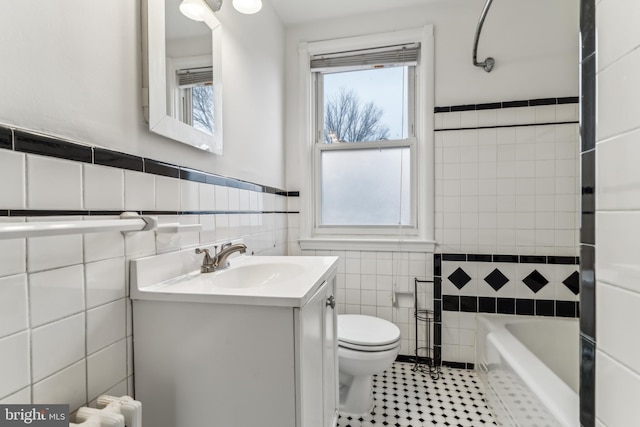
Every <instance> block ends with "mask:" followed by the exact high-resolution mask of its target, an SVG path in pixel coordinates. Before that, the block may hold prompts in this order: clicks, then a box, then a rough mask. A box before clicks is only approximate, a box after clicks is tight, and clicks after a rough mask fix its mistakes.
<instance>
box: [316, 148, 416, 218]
mask: <svg viewBox="0 0 640 427" xmlns="http://www.w3.org/2000/svg"><path fill="white" fill-rule="evenodd" d="M409 153H410V149H409V148H408V147H402V148H382V149H377V148H376V149H355V150H330V151H329V150H325V151H322V153H321V156H322V157H321V161H322V166H321V169H322V171H321V173H322V178H321V180H322V182H321V185H322V189H321V193H322V212H321V224H322V225H410V224H411V212H410V205H411V202H410V172H411V171H410V163H409Z"/></svg>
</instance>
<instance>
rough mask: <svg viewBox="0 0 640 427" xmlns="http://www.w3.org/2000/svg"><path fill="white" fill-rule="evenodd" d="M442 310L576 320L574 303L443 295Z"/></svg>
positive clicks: (576, 308) (576, 314)
mask: <svg viewBox="0 0 640 427" xmlns="http://www.w3.org/2000/svg"><path fill="white" fill-rule="evenodd" d="M442 310H444V311H453V312H464V313H498V314H519V315H525V316H555V317H570V318H577V317H579V316H578V304H577V303H576V302H575V301H562V300H546V299H542V300H536V299H528V298H493V297H475V296H458V295H443V296H442Z"/></svg>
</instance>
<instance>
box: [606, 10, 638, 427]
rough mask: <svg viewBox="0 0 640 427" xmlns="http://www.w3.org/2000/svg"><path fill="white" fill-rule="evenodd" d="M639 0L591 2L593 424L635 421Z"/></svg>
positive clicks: (636, 374) (629, 422)
mask: <svg viewBox="0 0 640 427" xmlns="http://www.w3.org/2000/svg"><path fill="white" fill-rule="evenodd" d="M639 7H640V5H639V4H638V2H635V1H633V0H621V1H613V0H601V1H599V2H597V5H596V14H595V15H596V26H597V29H596V30H597V35H598V37H597V44H598V45H597V62H596V63H597V67H598V72H597V77H596V78H597V83H596V87H597V96H596V99H597V116H598V117H597V126H596V130H597V132H596V191H597V197H596V200H597V209H596V210H597V214H596V251H595V252H596V277H597V278H598V283H597V284H596V295H597V303H596V313H595V318H596V322H597V323H596V338H597V342H596V344H597V358H596V364H597V365H596V416H597V418H598V422H599V425H602V426H617V425H636V424H639V423H640V418H639V416H638V411H637V408H636V403H637V401H638V396H640V365H639V364H638V360H639V357H640V354H639V348H638V346H637V345H636V341H637V340H636V339H635V337H636V335H637V332H636V330H635V329H636V325H637V313H638V311H639V308H640V282H639V281H638V279H639V278H640V274H639V273H638V259H639V258H638V249H637V232H638V230H639V228H640V226H639V225H638V224H640V209H639V207H640V206H639V205H638V201H637V199H638V197H637V196H638V194H637V188H638V183H639V182H640V181H639V178H638V177H639V175H638V168H637V162H634V160H637V153H636V152H637V148H636V145H637V134H638V131H637V129H638V128H640V118H639V117H640V116H639V115H638V111H637V110H638V105H637V102H636V99H635V94H637V93H638V91H639V90H640V78H639V77H638V75H639V74H638V73H639V71H640V51H639V50H638V49H637V47H638V46H640V31H639V29H638V25H637V18H638V13H640V9H639Z"/></svg>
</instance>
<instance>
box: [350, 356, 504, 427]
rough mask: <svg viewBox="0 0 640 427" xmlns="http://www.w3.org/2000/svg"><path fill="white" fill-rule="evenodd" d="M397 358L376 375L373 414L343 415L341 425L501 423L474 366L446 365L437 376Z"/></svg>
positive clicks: (468, 425) (394, 426)
mask: <svg viewBox="0 0 640 427" xmlns="http://www.w3.org/2000/svg"><path fill="white" fill-rule="evenodd" d="M412 368H413V364H411V363H400V362H395V363H394V364H393V365H392V366H391V368H389V369H387V370H386V371H385V372H384V373H382V374H380V375H376V376H375V377H374V379H373V396H374V403H375V406H374V408H373V411H372V412H371V413H370V414H367V415H366V416H363V417H358V418H354V417H351V416H346V415H344V416H343V415H340V417H339V419H338V427H370V426H392V427H420V426H454V427H457V426H460V427H482V426H495V425H497V424H496V422H495V420H494V419H493V416H492V415H491V413H490V411H489V409H488V408H487V406H486V405H485V402H484V395H483V390H482V384H481V382H480V380H479V379H478V378H477V376H476V373H475V372H474V371H471V370H463V369H450V368H444V367H443V368H442V372H441V374H440V378H439V379H437V380H433V379H431V377H430V376H429V375H428V374H426V373H422V372H414V371H413V370H412Z"/></svg>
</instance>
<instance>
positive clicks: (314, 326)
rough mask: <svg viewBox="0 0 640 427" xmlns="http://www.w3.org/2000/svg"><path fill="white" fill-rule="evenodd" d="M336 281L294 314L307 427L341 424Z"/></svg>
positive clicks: (302, 412) (302, 407) (301, 400)
mask: <svg viewBox="0 0 640 427" xmlns="http://www.w3.org/2000/svg"><path fill="white" fill-rule="evenodd" d="M334 295H335V279H334V280H331V282H329V283H325V284H324V285H323V286H322V287H321V288H320V289H319V290H318V292H317V293H316V294H315V295H314V296H313V297H312V298H311V300H310V301H309V302H308V303H307V304H306V305H305V306H304V307H303V308H302V309H296V310H295V321H294V323H295V325H297V326H298V327H299V329H298V330H297V331H296V337H297V340H296V352H297V356H296V359H297V361H298V366H299V367H298V372H299V381H300V393H299V402H298V407H299V408H300V418H301V419H300V420H299V422H298V424H297V425H299V426H304V427H312V426H313V427H316V426H317V427H327V426H334V425H336V422H337V420H338V409H337V408H338V354H337V331H336V327H337V321H336V310H335V297H334Z"/></svg>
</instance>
